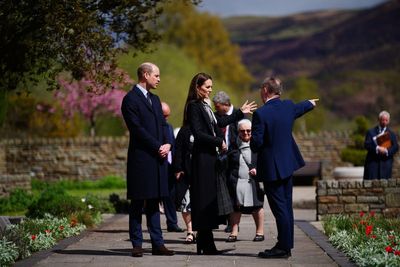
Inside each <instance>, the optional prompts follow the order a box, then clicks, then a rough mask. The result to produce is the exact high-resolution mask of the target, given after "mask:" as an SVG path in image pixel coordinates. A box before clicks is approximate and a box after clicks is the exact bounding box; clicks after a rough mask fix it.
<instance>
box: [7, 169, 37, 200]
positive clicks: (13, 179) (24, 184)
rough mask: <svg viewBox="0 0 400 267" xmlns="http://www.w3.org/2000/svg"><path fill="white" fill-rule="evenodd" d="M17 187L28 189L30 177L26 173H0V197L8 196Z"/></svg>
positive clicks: (29, 187) (29, 188)
mask: <svg viewBox="0 0 400 267" xmlns="http://www.w3.org/2000/svg"><path fill="white" fill-rule="evenodd" d="M17 188H21V189H24V190H27V191H30V190H31V177H30V176H29V175H27V174H16V175H11V174H0V197H5V196H8V195H9V194H10V192H12V191H13V190H15V189H17Z"/></svg>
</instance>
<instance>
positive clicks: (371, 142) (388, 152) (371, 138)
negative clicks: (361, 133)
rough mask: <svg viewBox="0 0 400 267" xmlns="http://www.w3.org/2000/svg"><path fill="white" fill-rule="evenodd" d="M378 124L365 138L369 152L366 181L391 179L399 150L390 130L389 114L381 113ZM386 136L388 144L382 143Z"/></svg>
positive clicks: (366, 162)
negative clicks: (394, 157) (394, 156)
mask: <svg viewBox="0 0 400 267" xmlns="http://www.w3.org/2000/svg"><path fill="white" fill-rule="evenodd" d="M378 122H379V125H377V126H375V127H374V128H372V129H369V130H368V132H367V135H366V136H365V142H364V147H365V149H367V150H368V153H367V157H366V159H365V165H364V179H365V180H372V179H389V178H391V177H392V165H393V155H394V154H395V153H396V152H397V151H398V150H399V146H398V144H397V138H396V135H395V133H394V132H393V131H392V130H390V129H389V128H388V125H389V122H390V114H389V112H387V111H385V110H384V111H382V112H381V113H379V116H378ZM385 136H388V137H389V138H386V139H388V140H387V142H381V139H384V137H385ZM389 140H390V141H389ZM383 141H384V140H383Z"/></svg>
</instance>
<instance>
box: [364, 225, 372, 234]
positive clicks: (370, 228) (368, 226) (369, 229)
mask: <svg viewBox="0 0 400 267" xmlns="http://www.w3.org/2000/svg"><path fill="white" fill-rule="evenodd" d="M372 228H373V227H372V225H367V227H365V234H366V235H370V234H371V233H372Z"/></svg>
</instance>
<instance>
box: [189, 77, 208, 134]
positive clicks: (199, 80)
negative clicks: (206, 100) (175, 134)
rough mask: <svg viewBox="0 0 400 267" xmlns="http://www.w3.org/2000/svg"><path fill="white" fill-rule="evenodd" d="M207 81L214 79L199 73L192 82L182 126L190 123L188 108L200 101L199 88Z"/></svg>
mask: <svg viewBox="0 0 400 267" xmlns="http://www.w3.org/2000/svg"><path fill="white" fill-rule="evenodd" d="M207 80H212V77H211V76H210V75H208V74H207V73H204V72H200V73H197V74H196V75H195V76H194V77H193V79H192V81H191V82H190V87H189V92H188V96H187V98H186V103H185V109H184V110H183V122H182V126H185V125H187V124H188V123H189V122H188V118H187V106H188V105H189V103H190V102H193V101H196V100H198V99H199V95H198V93H197V87H199V86H202V85H203V84H204V83H205V81H207Z"/></svg>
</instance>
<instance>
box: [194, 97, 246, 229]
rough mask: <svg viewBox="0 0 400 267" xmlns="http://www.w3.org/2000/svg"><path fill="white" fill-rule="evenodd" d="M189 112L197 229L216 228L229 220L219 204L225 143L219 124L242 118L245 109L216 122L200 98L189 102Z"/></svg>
mask: <svg viewBox="0 0 400 267" xmlns="http://www.w3.org/2000/svg"><path fill="white" fill-rule="evenodd" d="M187 112H188V118H189V122H190V128H191V131H192V133H193V135H194V143H193V154H192V177H191V184H190V201H191V207H192V223H193V230H195V231H198V230H210V229H216V228H218V225H219V224H223V223H225V222H226V219H225V218H224V217H222V216H218V205H217V185H216V160H217V150H216V148H217V147H221V144H222V142H223V140H224V137H223V134H222V132H221V130H220V129H219V127H225V126H226V125H228V124H230V123H232V122H234V121H238V120H240V119H242V118H243V113H242V112H241V111H240V110H238V111H236V112H234V113H233V114H232V115H230V116H227V117H222V118H219V119H218V125H215V124H213V123H212V121H211V119H210V117H209V115H208V114H207V111H206V110H205V109H204V107H203V104H202V102H200V101H194V102H191V103H189V105H188V108H187ZM214 133H215V135H214Z"/></svg>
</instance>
